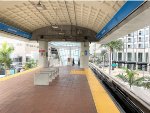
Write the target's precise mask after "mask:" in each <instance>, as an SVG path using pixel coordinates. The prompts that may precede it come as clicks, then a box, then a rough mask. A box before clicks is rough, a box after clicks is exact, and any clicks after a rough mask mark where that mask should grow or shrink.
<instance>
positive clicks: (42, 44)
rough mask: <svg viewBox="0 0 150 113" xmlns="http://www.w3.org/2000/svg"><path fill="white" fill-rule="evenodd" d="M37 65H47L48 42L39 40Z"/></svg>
mask: <svg viewBox="0 0 150 113" xmlns="http://www.w3.org/2000/svg"><path fill="white" fill-rule="evenodd" d="M38 65H39V66H41V67H48V66H49V63H48V42H46V41H39V62H38Z"/></svg>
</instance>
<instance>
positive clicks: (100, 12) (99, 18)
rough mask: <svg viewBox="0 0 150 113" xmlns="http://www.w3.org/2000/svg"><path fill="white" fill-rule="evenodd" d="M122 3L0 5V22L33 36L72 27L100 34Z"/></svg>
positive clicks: (21, 2) (84, 2)
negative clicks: (45, 29) (39, 31)
mask: <svg viewBox="0 0 150 113" xmlns="http://www.w3.org/2000/svg"><path fill="white" fill-rule="evenodd" d="M124 3H125V2H124V1H93V2H92V1H41V4H42V6H43V7H44V8H42V9H38V7H37V4H38V1H36V0H35V1H0V21H1V22H5V23H6V24H9V25H12V26H14V27H19V28H21V29H23V30H25V31H28V32H33V31H34V30H36V29H39V28H41V27H46V26H51V25H55V24H56V25H75V26H80V27H85V28H89V29H91V30H94V31H96V32H98V31H100V30H101V29H102V28H103V27H104V26H105V25H106V23H107V22H108V21H109V20H110V19H111V18H112V17H113V16H114V14H115V13H116V12H117V11H118V10H119V9H120V7H122V5H123V4H124Z"/></svg>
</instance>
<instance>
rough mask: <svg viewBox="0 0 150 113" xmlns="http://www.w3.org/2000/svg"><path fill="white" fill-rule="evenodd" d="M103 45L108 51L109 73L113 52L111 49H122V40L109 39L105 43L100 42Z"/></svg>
mask: <svg viewBox="0 0 150 113" xmlns="http://www.w3.org/2000/svg"><path fill="white" fill-rule="evenodd" d="M102 46H103V47H106V48H108V49H109V51H110V57H109V62H110V64H109V65H110V66H109V74H110V70H111V69H112V66H111V64H112V56H113V55H112V54H113V50H117V51H120V50H122V47H123V42H122V41H121V40H115V41H111V42H109V43H107V44H102Z"/></svg>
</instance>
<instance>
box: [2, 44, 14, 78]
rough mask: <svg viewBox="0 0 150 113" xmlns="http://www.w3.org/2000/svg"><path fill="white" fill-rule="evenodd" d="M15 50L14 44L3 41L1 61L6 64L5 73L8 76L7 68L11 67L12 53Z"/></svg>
mask: <svg viewBox="0 0 150 113" xmlns="http://www.w3.org/2000/svg"><path fill="white" fill-rule="evenodd" d="M13 51H14V48H13V47H12V46H8V44H7V43H6V42H4V43H2V47H1V48H0V63H1V64H3V65H4V69H5V75H6V76H7V69H9V68H10V64H11V63H12V60H11V58H10V55H11V53H12V52H13Z"/></svg>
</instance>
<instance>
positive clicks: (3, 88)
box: [0, 66, 119, 113]
mask: <svg viewBox="0 0 150 113" xmlns="http://www.w3.org/2000/svg"><path fill="white" fill-rule="evenodd" d="M39 70H40V69H36V70H35V69H34V70H33V71H29V72H27V73H23V74H22V75H21V76H15V77H12V78H10V79H6V80H3V81H0V113H110V112H112V111H113V113H119V109H118V108H117V106H116V104H115V103H114V102H113V100H112V99H111V97H110V96H109V95H108V93H107V91H105V89H104V88H103V87H102V85H101V84H100V82H99V81H98V80H97V78H96V77H95V76H94V74H93V72H92V71H91V70H90V69H85V70H84V69H79V68H78V67H72V66H66V67H60V72H59V77H57V78H56V79H55V80H54V81H53V82H52V83H50V85H49V86H34V85H33V78H34V74H35V72H37V71H39Z"/></svg>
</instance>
